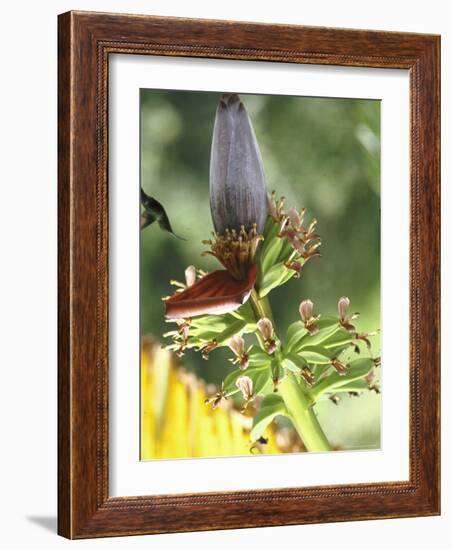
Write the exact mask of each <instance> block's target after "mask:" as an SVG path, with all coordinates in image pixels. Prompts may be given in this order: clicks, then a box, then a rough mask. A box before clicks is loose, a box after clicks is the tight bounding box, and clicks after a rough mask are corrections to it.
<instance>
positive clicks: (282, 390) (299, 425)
mask: <svg viewBox="0 0 452 550" xmlns="http://www.w3.org/2000/svg"><path fill="white" fill-rule="evenodd" d="M250 302H251V307H252V308H253V311H254V315H255V317H256V321H258V320H259V319H261V318H262V317H267V318H269V319H270V320H271V321H272V323H273V327H274V329H275V333H276V327H275V323H274V320H273V314H272V311H271V307H270V303H269V301H268V299H267V298H264V299H259V296H258V295H257V292H256V291H255V290H253V292H252V294H251V297H250ZM256 334H257V336H258V340H259V342H260V343H261V345H262V347H263V342H262V338H261V337H260V334H259V333H258V332H257V333H256ZM278 391H279V394H280V395H281V397H282V398H283V400H284V404H285V405H286V409H287V411H288V414H289V417H290V419H291V420H292V423H293V425H294V427H295V429H296V430H297V432H298V435H299V436H300V438H301V440H302V441H303V443H304V446H305V447H306V449H307V450H308V451H330V450H331V446H330V444H329V442H328V439H327V437H326V435H325V434H324V432H323V430H322V427H321V426H320V424H319V421H318V420H317V417H316V415H315V413H314V410H313V408H312V402H311V401H310V399H309V398H308V396H307V395H306V394H305V393H304V392H303V390H302V388H301V387H300V385H299V383H298V381H297V379H296V377H295V375H294V374H293V373H291V372H289V373H287V374H286V376H284V378H283V379H282V380H281V382H280V383H279V385H278Z"/></svg>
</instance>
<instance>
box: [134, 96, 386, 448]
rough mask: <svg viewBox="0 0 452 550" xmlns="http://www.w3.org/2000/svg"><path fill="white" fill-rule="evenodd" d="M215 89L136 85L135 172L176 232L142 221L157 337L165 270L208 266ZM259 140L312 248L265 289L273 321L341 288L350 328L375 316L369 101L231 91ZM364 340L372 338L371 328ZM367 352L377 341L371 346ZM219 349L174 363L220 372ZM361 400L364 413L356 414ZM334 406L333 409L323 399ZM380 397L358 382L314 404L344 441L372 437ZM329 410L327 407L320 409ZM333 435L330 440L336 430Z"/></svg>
mask: <svg viewBox="0 0 452 550" xmlns="http://www.w3.org/2000/svg"><path fill="white" fill-rule="evenodd" d="M219 96H220V94H218V93H210V92H209V93H206V92H186V91H183V92H178V91H158V90H142V92H141V183H142V187H143V189H144V190H145V191H146V193H148V194H149V195H152V196H153V197H155V198H156V199H157V200H158V201H160V202H161V203H162V204H163V205H164V206H165V209H166V211H167V213H168V216H169V219H170V221H171V224H172V226H173V229H174V231H175V233H176V234H177V235H181V236H183V237H184V238H185V239H187V240H186V241H184V240H179V239H177V238H175V237H174V236H172V235H170V234H168V233H166V232H163V231H161V230H160V229H159V227H158V226H157V225H152V226H150V227H148V228H147V229H145V230H144V231H143V232H142V243H141V327H142V333H143V334H152V335H153V336H154V337H155V338H157V339H159V340H161V341H164V339H163V338H162V334H163V333H164V332H166V331H167V330H169V329H170V328H172V325H169V324H167V323H166V322H165V320H164V317H163V304H162V301H161V297H162V296H165V295H168V294H171V293H172V292H173V287H171V286H170V284H169V281H170V279H178V280H184V270H185V268H186V267H187V266H188V265H190V264H194V265H196V266H197V267H200V268H203V269H206V270H213V269H217V268H218V267H219V266H218V264H217V263H216V260H215V259H213V258H210V257H201V255H200V254H201V252H202V251H203V250H205V248H206V247H205V245H202V244H201V241H202V240H203V239H207V238H209V236H210V232H211V231H212V222H211V219H210V208H209V160H210V145H211V137H212V130H213V123H214V117H215V110H216V106H217V103H218V99H219ZM241 98H242V101H243V102H244V104H245V106H246V108H247V110H248V112H249V114H250V116H251V119H252V122H253V125H254V128H255V131H256V136H257V139H258V142H259V145H260V148H261V152H262V157H263V161H264V166H265V173H266V177H267V187H268V189H269V190H270V191H271V190H273V189H274V190H276V192H277V195H278V196H285V197H286V205H287V207H290V206H296V207H297V208H301V207H306V208H307V221H309V220H310V219H311V217H315V218H317V220H318V232H319V234H320V235H321V238H322V246H321V249H320V252H321V254H322V256H321V257H320V258H314V259H313V260H311V261H310V262H309V263H308V264H307V266H306V267H305V268H304V270H303V272H302V276H301V278H300V279H298V280H297V279H293V280H291V281H290V282H289V283H288V284H286V285H284V286H283V287H280V288H278V289H277V290H275V291H274V292H272V294H271V295H270V301H271V304H272V307H273V311H274V315H275V319H276V322H277V325H278V330H279V332H280V333H281V332H283V330H284V329H285V327H287V325H288V324H289V323H290V322H292V321H294V320H296V319H298V304H299V303H300V302H301V300H303V299H305V298H310V299H311V300H312V301H313V302H314V304H315V312H316V313H323V314H325V315H326V314H334V313H335V312H336V308H337V300H338V298H339V297H340V296H343V295H345V296H348V297H349V298H350V300H351V311H359V312H360V313H361V318H360V319H359V320H358V323H357V325H358V327H359V329H360V330H372V329H375V328H378V327H379V325H380V102H379V101H375V100H362V99H332V98H331V99H330V98H311V97H290V96H265V95H244V94H242V95H241ZM375 340H376V341H375V342H374V344H375V345H376V346H378V345H379V342H378V340H379V339H375ZM377 352H378V348H377ZM229 356H230V354H229V353H228V352H227V351H226V350H217V351H215V352H214V353H213V354H212V355H211V357H210V359H209V361H203V360H202V359H201V357H200V355H199V354H196V353H195V352H188V353H187V354H186V356H185V358H184V363H185V365H186V367H187V369H188V370H192V371H194V372H196V373H197V374H198V375H199V376H201V377H202V378H204V379H205V380H206V381H207V382H213V383H220V382H221V380H222V379H223V378H224V376H225V374H227V372H229V371H230V369H231V364H230V363H229V362H228V360H227V359H228V357H229ZM363 407H364V409H365V414H363ZM333 408H334V410H333ZM379 410H380V398H379V396H377V395H376V394H374V393H373V392H372V393H369V394H366V395H365V396H361V397H360V398H359V399H358V398H351V397H348V396H346V397H344V398H343V399H342V402H341V404H340V405H339V406H337V407H336V405H334V404H333V403H331V402H330V401H327V402H326V403H325V404H321V405H320V406H319V407H318V413H319V417H320V420H321V422H322V423H323V425H324V427H325V430H326V432H327V434H328V435H329V436H330V437H331V439H332V441H333V442H335V441H336V442H338V443H339V444H341V445H342V446H345V447H348V448H352V447H353V446H355V445H359V446H361V447H362V446H363V444H364V445H369V446H375V445H378V442H379ZM332 411H333V412H334V414H331V412H332ZM339 439H340V441H338V440H339Z"/></svg>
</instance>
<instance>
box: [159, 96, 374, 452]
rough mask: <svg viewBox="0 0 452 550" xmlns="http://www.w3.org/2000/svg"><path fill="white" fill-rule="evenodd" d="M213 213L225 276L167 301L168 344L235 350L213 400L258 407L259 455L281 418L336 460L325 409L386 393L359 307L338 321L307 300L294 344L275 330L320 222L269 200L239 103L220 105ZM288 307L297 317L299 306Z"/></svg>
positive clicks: (199, 275) (201, 279) (200, 280)
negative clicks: (275, 306) (287, 288)
mask: <svg viewBox="0 0 452 550" xmlns="http://www.w3.org/2000/svg"><path fill="white" fill-rule="evenodd" d="M210 205H211V214H212V221H213V226H214V228H215V231H214V233H213V237H212V239H210V240H208V241H204V244H207V245H208V246H209V250H208V251H206V252H204V254H211V255H213V256H214V257H216V258H217V259H218V261H219V262H220V264H221V265H222V267H223V268H222V269H219V270H216V271H213V272H211V273H205V272H204V271H200V270H197V269H195V268H194V267H193V266H189V267H188V268H187V270H186V271H185V283H178V282H177V281H172V283H173V284H174V285H175V286H176V291H175V292H174V293H173V294H172V295H171V296H169V297H167V298H166V299H165V315H166V317H167V319H168V321H171V322H174V323H175V324H176V328H175V329H174V330H171V331H169V332H168V333H167V334H166V335H165V336H169V337H171V338H172V343H171V344H169V345H168V346H167V347H168V348H169V349H171V350H173V351H175V352H176V353H177V354H179V355H183V354H184V353H185V352H186V351H187V350H195V351H199V352H200V353H202V356H203V357H204V358H205V359H208V358H209V357H210V354H211V353H212V352H213V351H214V350H215V349H217V348H218V347H228V348H229V349H230V351H231V354H232V357H231V359H230V361H231V364H232V365H233V370H232V371H231V372H230V374H228V376H227V377H226V378H225V379H224V381H223V384H222V387H221V391H219V392H218V393H217V394H216V396H215V397H214V398H213V399H212V400H209V401H208V402H209V403H211V404H212V405H213V406H217V405H218V404H219V402H220V401H221V400H222V399H227V398H229V396H232V395H234V396H235V398H237V397H238V398H239V399H242V400H243V402H244V403H243V405H244V408H245V407H246V406H247V405H248V403H249V402H250V401H253V400H256V399H258V401H257V402H258V403H260V405H259V409H258V411H257V414H256V415H255V417H254V419H253V428H252V432H251V436H252V441H251V442H250V444H251V447H253V444H254V442H255V441H258V440H260V439H261V438H262V437H263V434H264V431H265V429H266V428H267V426H268V425H269V424H270V422H273V421H274V419H275V418H277V417H279V416H284V417H287V418H288V419H289V420H290V421H291V423H292V424H293V426H294V428H295V430H296V431H297V433H298V435H299V436H300V439H301V440H302V442H303V444H304V446H305V448H306V450H307V451H327V450H331V444H330V442H329V441H328V438H327V436H326V435H325V433H324V432H323V430H322V427H321V425H320V423H319V421H318V419H317V416H316V412H315V407H316V404H317V403H318V402H319V401H320V400H322V399H331V400H332V401H333V402H334V403H336V404H337V403H339V395H340V394H341V393H344V392H347V393H359V392H362V391H365V390H374V391H376V392H377V391H378V392H379V385H378V380H377V378H378V377H377V375H376V372H375V369H376V368H377V367H378V366H379V365H380V359H379V358H378V357H374V355H373V353H372V349H371V341H370V337H371V336H372V333H371V334H369V333H359V332H358V330H357V328H356V327H355V323H353V324H352V321H354V320H355V319H356V318H357V317H358V314H353V315H350V314H349V313H348V308H349V306H350V300H349V298H348V297H346V296H342V297H341V298H340V299H339V300H338V303H337V306H336V308H337V314H336V315H333V316H324V315H321V314H319V313H317V312H316V311H315V304H314V303H313V301H312V300H310V299H309V298H304V299H302V300H301V299H300V303H299V305H298V314H297V312H296V308H294V309H295V311H294V315H295V319H296V320H295V321H294V322H293V323H292V324H291V325H290V326H289V328H288V330H287V332H286V333H285V334H281V333H280V332H279V330H278V327H277V324H276V323H275V320H274V317H273V314H272V311H271V306H270V300H269V295H270V294H271V292H272V291H273V290H274V289H275V288H277V287H279V286H281V285H284V284H286V283H288V282H289V281H290V280H291V279H294V278H299V277H300V275H301V273H302V270H303V267H304V265H305V264H306V262H307V261H310V260H311V259H312V258H314V257H317V256H319V255H320V254H319V247H320V244H321V242H320V237H319V235H318V234H317V230H316V225H317V222H316V220H315V219H314V220H312V221H310V222H309V223H306V222H305V217H306V212H305V210H304V209H300V210H298V209H295V208H290V209H289V210H288V211H287V212H286V210H285V207H284V200H277V199H276V196H275V193H272V194H268V193H267V191H266V184H265V176H264V170H263V163H262V158H261V155H260V151H259V147H258V144H257V140H256V136H255V133H254V130H253V127H252V124H251V121H250V119H249V116H248V114H247V112H246V110H245V107H244V106H243V103H242V102H241V101H240V98H239V97H238V96H237V95H236V94H224V95H223V96H222V97H221V99H220V102H219V105H218V109H217V113H216V118H215V127H214V132H213V139H212V151H211V163H210ZM288 307H291V305H289V306H288Z"/></svg>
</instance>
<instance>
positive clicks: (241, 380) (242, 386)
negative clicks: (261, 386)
mask: <svg viewBox="0 0 452 550" xmlns="http://www.w3.org/2000/svg"><path fill="white" fill-rule="evenodd" d="M235 385H236V386H237V388H238V389H239V390H240V391H241V392H242V395H243V398H244V399H245V400H246V401H249V400H250V399H251V398H252V397H253V381H252V380H251V378H250V377H249V376H239V377H238V378H237V380H236V382H235Z"/></svg>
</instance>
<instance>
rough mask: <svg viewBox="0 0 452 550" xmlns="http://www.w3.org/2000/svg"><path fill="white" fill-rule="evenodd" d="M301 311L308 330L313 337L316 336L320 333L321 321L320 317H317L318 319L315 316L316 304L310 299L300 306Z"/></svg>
mask: <svg viewBox="0 0 452 550" xmlns="http://www.w3.org/2000/svg"><path fill="white" fill-rule="evenodd" d="M299 311H300V317H301V320H302V321H303V322H304V326H305V328H306V330H307V331H309V334H311V336H312V335H313V334H316V333H317V332H318V331H319V326H318V325H317V321H318V320H319V318H320V315H317V316H316V317H315V316H314V315H313V312H314V303H313V302H312V301H311V300H309V299H308V300H303V301H302V302H301V304H300V308H299Z"/></svg>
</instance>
